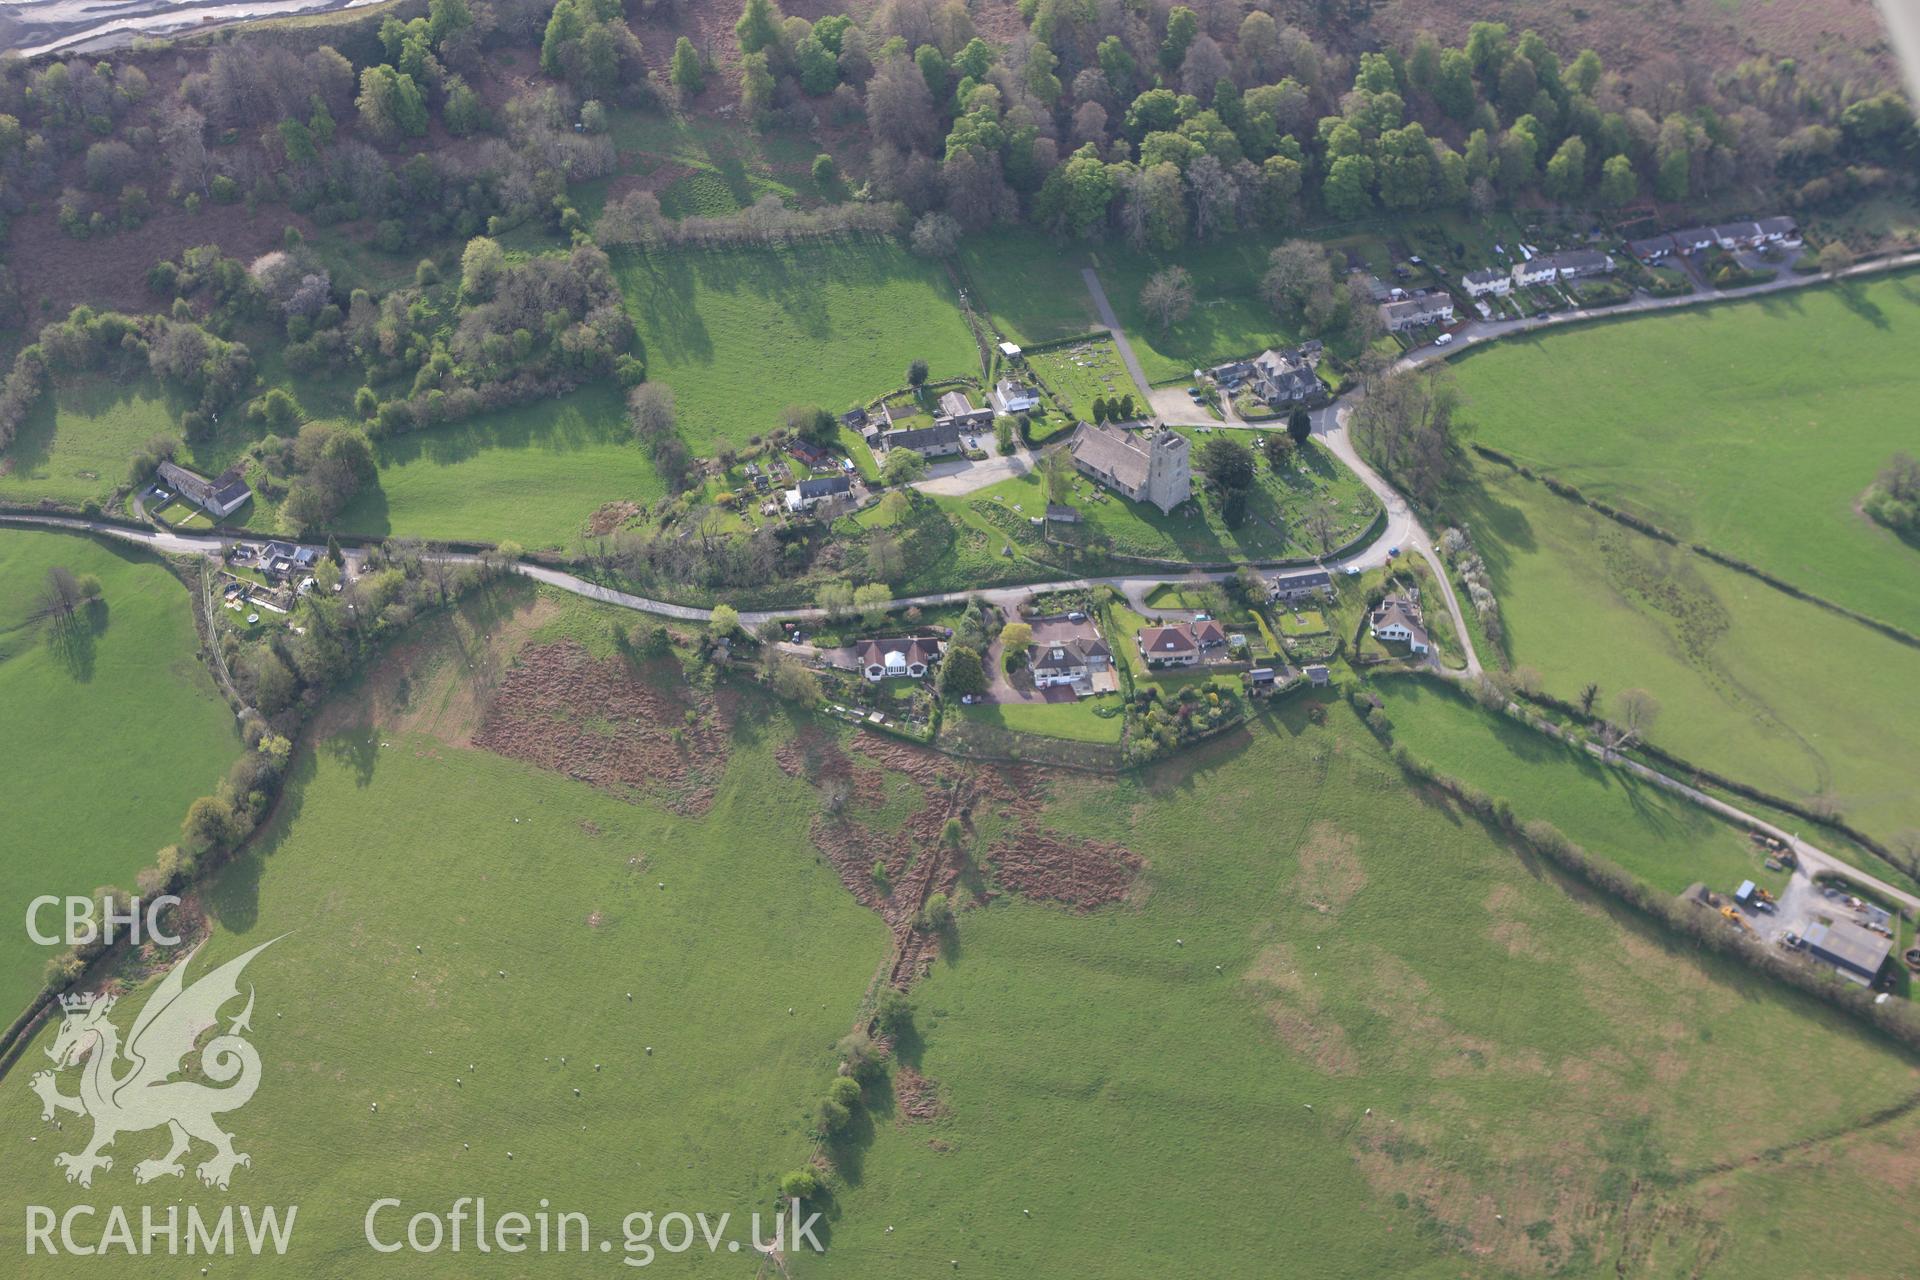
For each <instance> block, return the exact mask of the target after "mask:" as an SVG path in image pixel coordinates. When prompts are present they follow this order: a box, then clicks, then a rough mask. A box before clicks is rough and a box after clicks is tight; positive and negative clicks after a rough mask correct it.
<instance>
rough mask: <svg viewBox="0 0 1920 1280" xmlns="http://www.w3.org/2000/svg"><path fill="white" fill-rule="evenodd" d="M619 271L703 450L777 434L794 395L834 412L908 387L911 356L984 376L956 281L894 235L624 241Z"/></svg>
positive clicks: (683, 429)
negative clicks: (671, 244)
mask: <svg viewBox="0 0 1920 1280" xmlns="http://www.w3.org/2000/svg"><path fill="white" fill-rule="evenodd" d="M614 268H615V272H616V274H617V275H618V277H619V280H620V286H621V289H622V291H623V292H624V293H625V295H626V299H627V306H628V310H629V311H631V313H632V315H633V319H634V324H635V327H636V328H637V330H638V332H639V338H638V342H637V344H636V347H637V350H638V351H639V352H640V353H641V354H642V355H643V356H644V357H645V359H646V362H647V376H648V377H649V378H650V379H651V380H652V381H655V382H662V383H665V384H667V385H668V386H670V387H672V388H673V392H674V397H675V400H676V402H677V404H678V407H679V418H680V433H681V435H682V436H684V437H685V438H686V441H687V443H688V446H689V447H690V448H692V449H693V450H694V452H695V453H697V454H710V453H712V452H713V451H714V450H715V449H716V448H717V447H718V446H720V445H721V444H727V443H731V444H734V445H741V444H744V443H746V441H747V439H748V437H750V436H754V435H761V434H764V433H766V432H768V431H771V430H772V429H773V428H774V427H777V426H779V425H780V424H781V410H782V409H784V408H785V407H786V406H787V405H793V404H800V405H820V406H823V407H825V408H828V409H831V410H833V411H834V412H835V413H839V412H841V411H843V410H845V409H846V408H847V407H848V406H849V405H852V404H855V403H865V402H867V401H869V400H871V399H872V398H873V397H875V396H877V395H879V394H881V393H882V392H885V391H891V390H893V389H895V388H898V387H902V386H904V385H906V379H907V366H908V365H909V364H910V363H911V362H912V361H914V360H916V359H918V360H925V361H926V362H927V364H928V366H929V368H930V371H931V377H932V378H933V379H935V380H938V379H941V378H952V377H958V376H961V375H965V374H974V375H977V374H978V373H979V369H980V358H979V352H978V350H977V348H976V347H975V345H974V342H973V336H972V334H971V332H970V331H969V330H968V328H967V324H966V321H965V320H964V319H963V318H962V317H961V315H960V312H959V309H958V307H957V306H956V305H955V301H954V296H953V287H952V285H951V284H950V283H949V282H948V281H947V279H946V277H945V276H944V274H943V273H942V272H941V271H940V269H939V267H938V266H936V265H934V264H932V263H928V262H925V261H923V260H921V259H918V258H914V257H912V256H910V255H909V254H908V253H907V252H906V251H905V250H904V249H902V248H901V247H900V246H899V245H897V244H895V243H894V242H893V241H891V240H857V241H831V242H822V243H813V244H806V245H801V246H798V247H795V248H791V249H787V248H768V249H724V250H705V251H696V250H676V251H660V252H656V253H641V252H639V251H635V250H622V251H617V252H616V253H615V255H614Z"/></svg>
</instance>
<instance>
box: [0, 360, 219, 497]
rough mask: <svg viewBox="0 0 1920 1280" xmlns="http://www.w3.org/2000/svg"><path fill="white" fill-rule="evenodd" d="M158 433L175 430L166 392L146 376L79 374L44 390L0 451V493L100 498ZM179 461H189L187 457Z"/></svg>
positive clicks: (123, 476)
mask: <svg viewBox="0 0 1920 1280" xmlns="http://www.w3.org/2000/svg"><path fill="white" fill-rule="evenodd" d="M157 435H169V436H176V437H177V436H178V435H179V429H178V428H177V427H176V426H175V425H174V413H173V410H172V409H171V408H170V407H169V404H168V400H167V398H166V396H165V395H164V394H162V393H161V391H160V389H159V387H158V386H156V385H155V384H154V383H153V381H152V380H151V379H148V378H136V379H134V380H133V381H131V382H115V381H113V380H111V379H108V378H104V377H92V376H81V377H75V378H71V379H70V380H68V382H67V383H66V385H63V386H61V387H59V388H58V389H57V390H56V391H55V392H54V393H53V394H52V395H43V396H41V397H40V402H39V403H38V404H37V405H35V406H34V409H33V412H32V413H30V414H28V415H27V420H26V422H25V423H23V424H22V425H21V427H20V434H19V435H18V436H16V437H14V441H13V443H12V444H11V445H10V446H8V448H7V450H6V452H4V453H0V501H10V502H30V501H36V500H38V499H41V498H51V499H53V500H55V501H57V502H64V503H67V504H69V505H72V506H78V505H79V504H81V503H83V502H89V501H96V502H97V501H100V500H102V499H104V498H106V497H107V495H108V494H110V493H112V492H113V489H114V486H116V485H118V484H121V483H123V482H124V481H125V480H126V478H127V464H128V463H129V462H131V461H132V459H133V455H134V454H135V453H136V452H138V451H139V449H140V448H141V446H143V445H145V444H146V442H147V441H148V440H150V439H152V438H153V437H154V436H157ZM182 461H183V462H185V463H187V464H188V465H191V458H190V457H188V456H185V455H183V457H182Z"/></svg>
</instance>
